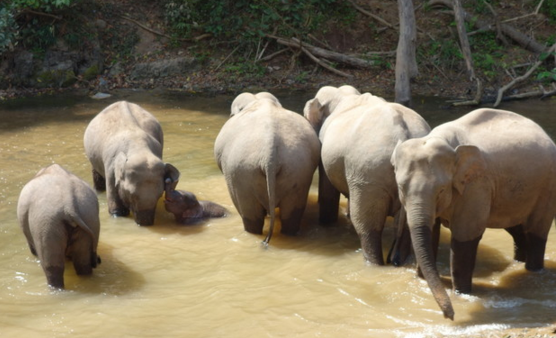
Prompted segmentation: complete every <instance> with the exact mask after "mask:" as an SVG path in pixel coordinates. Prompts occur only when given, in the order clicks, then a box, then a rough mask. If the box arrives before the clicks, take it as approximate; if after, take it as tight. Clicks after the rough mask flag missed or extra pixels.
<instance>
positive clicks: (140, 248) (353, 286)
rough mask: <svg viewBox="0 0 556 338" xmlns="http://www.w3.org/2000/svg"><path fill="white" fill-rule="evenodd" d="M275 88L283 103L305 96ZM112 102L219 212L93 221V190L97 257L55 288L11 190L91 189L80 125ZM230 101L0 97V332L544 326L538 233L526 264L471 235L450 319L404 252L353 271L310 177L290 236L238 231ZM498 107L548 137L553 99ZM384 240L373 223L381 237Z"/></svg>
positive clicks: (491, 332) (425, 330) (445, 247)
mask: <svg viewBox="0 0 556 338" xmlns="http://www.w3.org/2000/svg"><path fill="white" fill-rule="evenodd" d="M275 94H276V96H277V97H278V98H279V99H280V100H281V101H282V104H283V105H284V106H285V107H286V108H289V109H291V110H294V111H298V112H300V111H301V110H302V109H303V106H304V103H305V101H306V100H308V99H309V98H311V96H312V95H314V93H275ZM117 100H128V101H131V102H134V103H138V104H140V105H141V106H143V107H144V108H145V109H147V110H148V111H150V112H151V113H152V114H153V115H155V116H156V117H157V119H158V120H159V121H160V123H161V125H162V127H163V129H164V133H165V148H164V160H165V161H166V162H169V163H172V164H173V165H174V166H176V167H177V168H178V169H179V170H180V171H181V178H180V182H179V185H178V189H184V190H189V191H192V192H194V193H195V194H196V195H197V197H198V198H199V199H204V200H211V201H214V202H216V203H219V204H221V205H223V206H225V207H226V208H228V209H229V210H230V211H231V212H230V215H229V216H228V217H226V218H223V219H212V220H209V221H208V222H204V223H202V224H199V225H194V226H179V225H176V224H175V223H174V219H173V216H172V215H170V214H167V213H166V212H165V211H164V206H163V204H162V202H160V203H159V205H158V209H157V214H156V220H155V225H153V226H149V227H139V226H137V225H136V224H135V223H134V221H133V219H132V218H130V217H123V218H113V217H111V216H109V214H108V212H107V204H106V195H105V193H99V194H98V197H99V202H100V219H101V224H102V226H101V235H100V243H99V248H98V253H99V255H100V256H101V258H102V264H100V265H99V267H98V268H96V269H95V270H94V272H93V275H92V276H90V277H79V276H76V274H75V272H74V270H73V266H72V265H71V264H69V263H68V264H67V266H66V273H65V283H66V290H65V291H56V290H51V289H50V288H49V287H48V286H47V284H46V279H45V276H44V273H43V272H42V269H41V268H40V265H39V262H38V260H37V259H36V258H35V257H34V256H33V255H31V253H30V251H29V249H28V247H27V243H26V241H25V238H24V236H23V233H22V232H21V230H20V228H19V225H18V223H17V219H16V205H17V199H18V196H19V192H20V191H21V188H22V187H23V185H24V184H25V183H27V182H28V181H29V180H30V179H31V178H32V177H33V176H34V175H35V173H36V172H37V171H38V170H39V169H40V168H42V167H45V166H47V165H49V164H51V163H58V164H60V165H62V166H63V167H65V168H66V169H68V170H70V171H72V172H73V173H75V174H76V175H77V176H79V177H81V178H83V179H84V180H85V181H86V182H88V183H89V184H92V177H91V171H90V164H89V163H88V161H87V158H86V157H85V154H84V151H83V132H84V130H85V128H86V126H87V124H88V123H89V121H90V120H91V119H92V118H93V117H94V116H95V114H97V113H98V112H100V111H101V110H102V109H103V108H104V107H106V106H108V105H109V104H111V103H112V102H115V101H117ZM232 100H233V97H232V96H214V97H207V96H190V95H184V94H179V93H170V92H162V91H122V92H116V93H115V95H113V96H112V97H111V98H108V99H105V100H94V99H91V98H88V97H86V96H77V95H67V94H65V95H55V96H45V97H36V98H30V99H20V100H13V101H7V102H3V103H0V160H1V161H0V337H196V338H198V337H286V336H287V337H439V336H457V337H468V336H474V335H485V336H486V335H488V336H490V337H503V333H502V332H503V330H505V329H509V328H523V327H528V328H539V327H541V328H542V327H547V326H550V325H553V324H554V323H555V316H554V313H556V312H555V311H556V231H555V230H554V229H553V230H552V231H551V234H550V237H549V240H548V243H547V251H546V255H545V266H546V268H545V270H544V271H541V272H539V273H528V272H526V271H525V269H524V266H523V264H522V263H517V262H514V261H513V259H512V257H513V247H512V240H511V237H510V236H509V235H508V234H507V233H506V232H505V231H502V230H487V232H486V234H485V236H484V237H483V239H482V241H481V243H480V246H479V252H478V262H477V266H476V269H475V274H474V279H473V282H474V293H473V295H466V296H462V295H456V294H453V293H452V292H450V297H451V299H452V301H453V303H454V309H455V312H456V318H455V321H453V322H452V321H449V320H446V319H444V318H443V317H442V314H441V312H440V310H439V308H438V306H437V304H436V303H435V301H434V299H433V297H432V295H431V293H430V291H429V289H428V286H427V284H426V282H425V281H424V280H422V279H419V278H417V277H416V276H415V275H416V271H415V264H414V260H413V259H410V261H409V262H408V263H407V264H406V265H405V266H403V267H399V268H396V267H392V266H384V267H374V266H368V265H366V264H365V263H364V261H363V258H362V254H361V252H360V248H359V240H358V238H357V235H356V233H355V231H354V230H353V229H352V227H351V225H350V223H349V220H348V219H347V218H346V217H344V216H343V215H341V216H340V220H339V221H338V224H337V225H336V226H335V227H327V228H324V227H321V226H319V225H318V210H317V205H316V201H317V185H316V181H317V180H316V179H315V180H314V182H313V187H312V189H311V192H310V196H309V203H308V207H307V210H306V213H305V216H304V219H303V224H302V230H301V232H300V234H299V235H298V236H295V237H287V236H284V235H281V234H279V233H276V234H275V236H274V237H273V238H272V241H271V243H270V246H269V247H268V248H266V249H265V248H264V247H263V246H262V245H261V241H262V240H263V239H264V237H263V236H259V235H253V234H249V233H246V232H245V231H244V230H243V225H242V223H241V219H240V217H239V216H238V214H237V212H236V211H235V209H234V207H233V204H232V202H231V199H230V197H229V195H228V192H227V190H226V185H225V182H224V179H223V176H222V174H221V173H220V171H219V170H218V168H217V166H216V164H215V161H214V157H213V145H214V139H215V138H216V135H217V134H218V132H219V130H220V128H221V126H222V125H223V124H224V123H225V121H226V120H227V118H228V115H229V109H230V104H231V102H232ZM415 103H416V107H415V109H416V110H417V111H418V112H419V113H420V114H421V115H423V116H424V117H425V119H427V121H428V122H429V123H430V124H431V125H432V126H435V125H437V124H439V123H441V122H444V121H447V120H451V119H454V118H457V117H459V116H460V115H461V114H463V113H465V112H467V111H469V110H470V109H469V108H458V109H454V108H452V109H445V108H443V107H442V106H443V105H444V104H445V103H444V101H443V100H441V99H438V98H419V99H416V102H415ZM502 108H504V109H508V110H513V111H516V112H519V113H522V114H524V115H526V116H528V117H530V118H532V119H533V120H535V121H537V122H538V123H539V124H541V125H542V126H543V127H544V128H545V130H546V131H547V132H548V133H549V134H550V135H551V136H552V137H555V136H556V116H555V115H554V114H555V113H556V109H555V103H554V100H547V101H535V100H532V101H526V102H513V103H505V104H503V106H502ZM315 177H316V175H315ZM345 207H346V201H345V200H342V209H344V210H345ZM267 226H268V225H267ZM266 229H267V227H266V228H265V232H266ZM392 235H393V232H392V229H391V228H390V227H389V228H387V229H386V233H385V241H384V242H385V246H386V245H388V246H389V244H390V242H391V238H392ZM448 243H449V233H448V231H447V230H443V232H442V237H441V246H440V251H439V262H438V267H439V271H440V273H441V275H442V276H443V280H444V282H445V283H446V285H447V286H449V285H450V284H449V283H450V278H449V266H448V255H449V244H448ZM387 249H388V248H387V247H385V248H384V250H385V252H386V250H387Z"/></svg>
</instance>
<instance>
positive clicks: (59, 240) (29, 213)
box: [17, 164, 100, 289]
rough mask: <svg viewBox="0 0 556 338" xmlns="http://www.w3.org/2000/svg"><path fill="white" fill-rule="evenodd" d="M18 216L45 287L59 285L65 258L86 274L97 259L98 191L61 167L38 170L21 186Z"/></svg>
mask: <svg viewBox="0 0 556 338" xmlns="http://www.w3.org/2000/svg"><path fill="white" fill-rule="evenodd" d="M17 218H18V220H19V224H20V226H21V229H22V230H23V233H24V234H25V238H26V239H27V243H28V244H29V249H31V253H33V255H35V256H38V258H39V260H40V263H41V267H42V269H43V271H44V273H45V275H46V280H47V282H48V284H49V285H50V286H52V287H55V288H62V289H63V288H64V267H65V262H66V257H69V258H70V259H71V260H72V261H73V266H74V268H75V271H76V272H77V274H78V275H90V274H91V273H92V272H93V268H95V267H96V266H97V263H100V258H99V257H98V256H97V246H98V238H99V234H100V222H99V217H98V199H97V195H96V194H95V192H94V191H93V189H91V187H89V185H88V184H87V183H85V182H84V181H83V180H81V179H80V178H78V177H77V176H75V175H73V174H72V173H70V172H68V171H66V170H65V169H64V168H62V167H61V166H59V165H57V164H53V165H51V166H49V167H46V168H44V169H41V170H40V171H39V172H38V173H37V174H36V175H35V177H34V178H33V179H31V180H30V181H29V182H28V183H27V184H26V185H25V186H24V187H23V189H22V190H21V194H20V195H19V200H18V202H17Z"/></svg>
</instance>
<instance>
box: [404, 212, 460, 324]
mask: <svg viewBox="0 0 556 338" xmlns="http://www.w3.org/2000/svg"><path fill="white" fill-rule="evenodd" d="M407 210H408V213H407V217H408V223H409V229H410V233H411V241H412V242H413V249H414V251H415V257H416V259H417V264H418V265H419V268H420V269H421V271H422V273H423V276H424V277H425V280H426V281H427V283H428V285H429V288H430V289H431V291H432V294H433V296H434V299H435V300H436V302H437V303H438V305H439V306H440V309H441V310H442V312H443V314H444V318H450V319H451V320H454V309H453V307H452V302H451V301H450V298H449V297H448V293H447V292H446V290H445V288H444V286H443V285H442V281H441V280H440V276H439V274H438V270H437V269H436V260H435V258H434V253H433V247H432V245H433V244H432V231H431V226H432V220H433V218H432V217H429V216H428V215H423V214H422V213H419V212H415V211H414V210H411V208H408V209H407ZM429 223H430V224H431V226H429Z"/></svg>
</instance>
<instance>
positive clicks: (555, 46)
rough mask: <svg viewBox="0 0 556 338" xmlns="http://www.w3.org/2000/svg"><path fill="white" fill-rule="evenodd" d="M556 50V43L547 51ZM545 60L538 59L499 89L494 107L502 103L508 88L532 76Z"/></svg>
mask: <svg viewBox="0 0 556 338" xmlns="http://www.w3.org/2000/svg"><path fill="white" fill-rule="evenodd" d="M554 51H556V43H555V44H553V45H552V47H550V49H549V50H548V51H547V53H548V54H550V53H552V52H554ZM543 62H544V60H538V61H537V62H536V63H535V64H534V65H533V66H532V67H531V68H529V70H528V71H527V72H526V73H525V74H523V75H522V76H519V77H516V78H515V79H513V80H512V81H511V82H510V83H508V84H506V85H505V86H503V87H502V88H500V89H499V90H498V96H497V98H496V102H495V103H494V108H496V107H498V106H499V105H500V102H501V101H502V96H503V95H504V92H505V91H506V90H508V89H510V88H511V87H513V86H514V85H515V84H516V83H519V82H522V81H524V80H526V79H527V78H528V77H529V76H531V74H533V72H534V71H535V70H536V69H537V68H538V67H539V66H540V65H541V64H542V63H543Z"/></svg>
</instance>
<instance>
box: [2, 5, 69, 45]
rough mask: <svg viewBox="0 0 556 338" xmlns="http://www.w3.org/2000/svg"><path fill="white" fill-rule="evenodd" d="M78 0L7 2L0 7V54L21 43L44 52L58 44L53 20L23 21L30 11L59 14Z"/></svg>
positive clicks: (34, 16)
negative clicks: (22, 16)
mask: <svg viewBox="0 0 556 338" xmlns="http://www.w3.org/2000/svg"><path fill="white" fill-rule="evenodd" d="M76 1H78V0H4V1H2V3H1V5H0V6H1V7H0V54H2V53H4V52H6V51H8V50H10V49H11V48H13V46H15V45H16V44H18V43H23V44H24V45H26V46H32V48H33V49H35V50H44V48H46V47H48V46H49V45H51V44H52V43H54V42H55V41H56V28H55V23H54V22H53V20H52V18H48V20H45V17H41V15H36V14H34V15H33V16H32V18H31V19H27V18H25V20H23V19H20V22H18V19H19V17H21V14H24V13H26V12H29V11H30V10H31V11H33V12H35V13H37V12H38V13H47V14H52V15H54V14H57V13H58V12H59V11H62V10H64V9H66V8H68V7H69V6H70V5H71V4H72V3H73V2H76Z"/></svg>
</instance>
